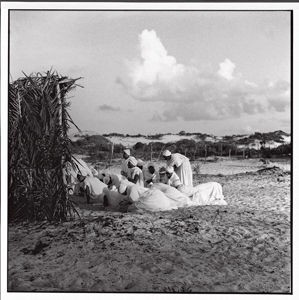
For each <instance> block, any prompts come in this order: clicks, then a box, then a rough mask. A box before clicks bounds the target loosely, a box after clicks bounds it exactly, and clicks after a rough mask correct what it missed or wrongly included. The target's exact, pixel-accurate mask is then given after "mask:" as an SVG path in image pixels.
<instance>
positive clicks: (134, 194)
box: [127, 184, 148, 202]
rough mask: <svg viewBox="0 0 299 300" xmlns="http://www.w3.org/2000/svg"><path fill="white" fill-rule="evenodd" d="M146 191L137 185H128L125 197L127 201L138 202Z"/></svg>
mask: <svg viewBox="0 0 299 300" xmlns="http://www.w3.org/2000/svg"><path fill="white" fill-rule="evenodd" d="M147 190H148V189H147V188H145V187H142V186H139V185H137V184H133V185H129V186H128V187H127V196H128V199H129V200H131V201H132V202H136V201H138V199H139V198H140V197H141V195H142V194H143V193H145V192H146V191H147Z"/></svg>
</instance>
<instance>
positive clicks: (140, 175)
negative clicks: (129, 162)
mask: <svg viewBox="0 0 299 300" xmlns="http://www.w3.org/2000/svg"><path fill="white" fill-rule="evenodd" d="M130 172H131V173H130V177H129V178H130V179H131V180H133V179H134V177H135V176H136V175H138V181H137V182H136V185H139V186H141V187H144V179H143V172H142V170H141V169H139V168H138V167H133V168H131V171H130Z"/></svg>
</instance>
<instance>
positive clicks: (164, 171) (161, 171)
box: [159, 167, 166, 175]
mask: <svg viewBox="0 0 299 300" xmlns="http://www.w3.org/2000/svg"><path fill="white" fill-rule="evenodd" d="M159 174H161V175H162V174H166V168H165V167H161V168H160V169H159Z"/></svg>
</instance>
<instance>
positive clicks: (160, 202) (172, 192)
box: [135, 183, 192, 211]
mask: <svg viewBox="0 0 299 300" xmlns="http://www.w3.org/2000/svg"><path fill="white" fill-rule="evenodd" d="M191 205H192V201H191V200H190V199H189V197H187V196H185V195H184V194H182V193H180V192H179V191H178V190H176V189H175V188H173V187H171V186H169V185H166V184H163V183H155V184H154V185H153V186H152V188H150V189H148V190H147V191H145V192H144V193H143V194H141V196H140V197H139V199H138V201H136V202H135V206H136V207H137V208H138V209H144V210H149V211H165V210H172V209H177V208H179V207H188V206H191Z"/></svg>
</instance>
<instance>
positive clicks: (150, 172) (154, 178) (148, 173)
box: [142, 163, 160, 187]
mask: <svg viewBox="0 0 299 300" xmlns="http://www.w3.org/2000/svg"><path fill="white" fill-rule="evenodd" d="M142 172H143V179H144V186H145V187H148V186H149V185H151V184H153V183H157V182H159V180H160V179H159V173H158V172H157V171H156V170H155V166H154V164H152V163H149V164H148V165H147V166H146V167H145V168H143V170H142Z"/></svg>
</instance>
